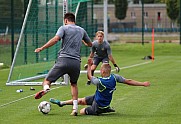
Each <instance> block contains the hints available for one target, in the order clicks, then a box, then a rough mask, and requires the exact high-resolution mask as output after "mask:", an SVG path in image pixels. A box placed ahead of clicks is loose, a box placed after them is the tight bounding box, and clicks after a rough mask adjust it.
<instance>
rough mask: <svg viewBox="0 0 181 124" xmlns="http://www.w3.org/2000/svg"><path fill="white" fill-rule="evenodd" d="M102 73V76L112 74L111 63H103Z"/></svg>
mask: <svg viewBox="0 0 181 124" xmlns="http://www.w3.org/2000/svg"><path fill="white" fill-rule="evenodd" d="M100 73H101V76H102V77H107V76H109V75H110V73H111V66H110V65H109V63H103V64H102V65H101V69H100Z"/></svg>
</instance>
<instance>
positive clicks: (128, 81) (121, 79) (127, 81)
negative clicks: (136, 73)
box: [113, 74, 150, 87]
mask: <svg viewBox="0 0 181 124" xmlns="http://www.w3.org/2000/svg"><path fill="white" fill-rule="evenodd" d="M113 75H114V77H115V79H116V81H117V82H119V83H124V84H127V85H132V86H145V87H147V86H150V82H139V81H136V80H132V79H126V78H124V77H122V76H120V75H118V74H113Z"/></svg>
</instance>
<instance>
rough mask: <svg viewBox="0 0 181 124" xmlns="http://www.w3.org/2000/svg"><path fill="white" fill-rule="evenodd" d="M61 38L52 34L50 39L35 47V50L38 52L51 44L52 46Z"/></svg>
mask: <svg viewBox="0 0 181 124" xmlns="http://www.w3.org/2000/svg"><path fill="white" fill-rule="evenodd" d="M60 39H61V38H60V37H59V36H57V35H56V36H54V37H53V38H52V39H50V40H49V41H48V42H47V43H46V44H45V45H43V46H42V47H40V48H37V49H35V52H36V53H38V52H40V51H42V50H44V49H46V48H49V47H51V46H53V45H54V44H56V43H57V42H58V41H59V40H60Z"/></svg>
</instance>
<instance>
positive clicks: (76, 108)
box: [73, 100, 78, 111]
mask: <svg viewBox="0 0 181 124" xmlns="http://www.w3.org/2000/svg"><path fill="white" fill-rule="evenodd" d="M73 110H75V111H77V110H78V101H77V100H73Z"/></svg>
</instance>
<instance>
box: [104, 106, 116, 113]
mask: <svg viewBox="0 0 181 124" xmlns="http://www.w3.org/2000/svg"><path fill="white" fill-rule="evenodd" d="M106 111H107V112H115V110H114V108H111V107H109V108H108V109H107V110H106Z"/></svg>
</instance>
